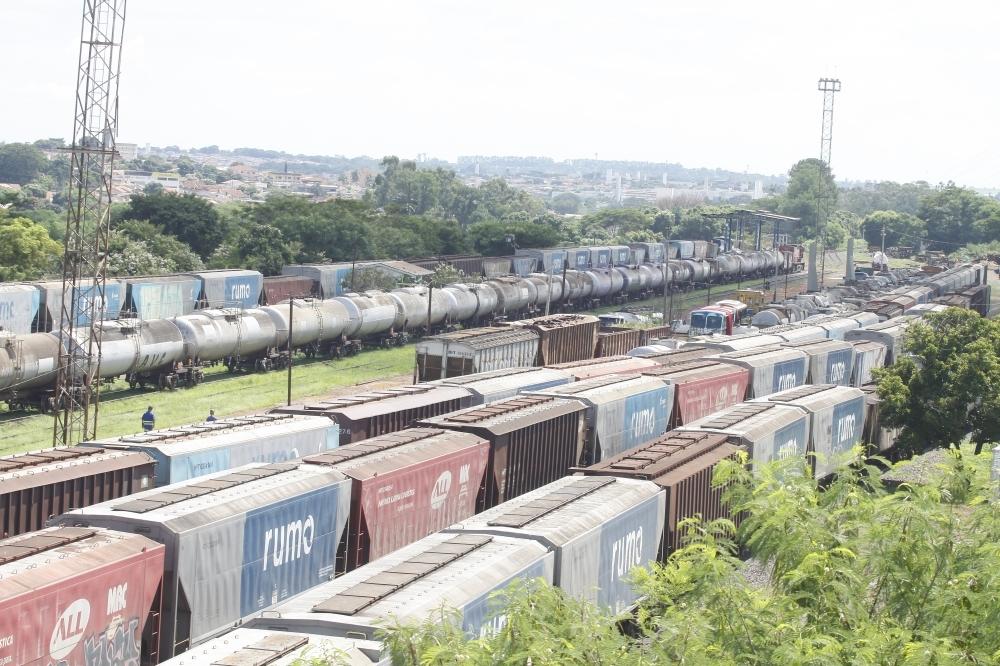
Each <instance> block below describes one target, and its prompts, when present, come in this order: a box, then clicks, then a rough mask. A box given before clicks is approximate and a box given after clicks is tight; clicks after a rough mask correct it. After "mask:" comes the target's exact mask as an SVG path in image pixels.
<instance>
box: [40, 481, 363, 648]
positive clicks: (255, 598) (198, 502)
mask: <svg viewBox="0 0 1000 666" xmlns="http://www.w3.org/2000/svg"><path fill="white" fill-rule="evenodd" d="M350 500H351V481H350V480H349V479H347V478H345V477H344V475H342V474H340V473H339V472H336V471H334V470H332V469H330V468H328V467H323V466H321V465H299V464H291V463H284V464H274V465H247V466H245V467H241V468H238V469H234V470H231V471H229V472H223V473H221V474H213V475H209V476H203V477H199V478H197V479H192V480H191V481H186V482H184V483H178V484H174V485H171V486H166V487H165V488H161V489H156V490H151V491H147V492H143V493H138V494H136V495H133V496H131V497H128V498H124V499H120V500H115V501H113V502H105V503H103V504H98V505H95V506H91V507H88V508H86V509H80V510H77V511H72V512H70V513H67V514H64V515H63V516H60V517H58V518H56V519H55V522H56V523H57V524H61V525H70V526H97V527H107V528H109V529H114V530H118V531H120V532H127V533H129V532H137V533H139V534H143V535H145V536H148V537H149V538H151V539H153V540H154V541H157V542H159V543H162V544H164V545H166V547H167V560H166V562H167V563H166V574H165V577H164V585H163V587H164V594H163V621H162V633H161V635H160V655H161V657H172V656H174V655H175V654H179V653H180V652H183V651H185V650H187V649H189V648H190V647H192V646H194V645H197V644H199V643H201V642H203V641H206V640H209V639H210V638H213V637H214V636H217V635H219V634H221V633H223V632H224V631H227V630H228V629H231V628H232V627H234V626H236V625H237V624H239V623H240V622H241V621H242V620H244V619H245V618H248V617H251V616H253V615H256V614H257V613H259V612H260V611H261V610H264V609H266V608H270V607H272V606H274V605H276V604H278V603H280V602H281V601H282V600H284V599H287V598H289V597H292V596H294V595H296V594H299V593H301V592H304V591H305V590H307V589H309V588H311V587H314V586H316V585H319V584H320V583H323V582H325V581H327V580H329V579H330V578H331V577H332V576H333V575H334V573H335V572H336V570H337V561H336V555H337V549H338V546H339V545H340V544H341V538H342V536H343V534H344V530H345V526H346V523H347V516H348V512H349V508H350Z"/></svg>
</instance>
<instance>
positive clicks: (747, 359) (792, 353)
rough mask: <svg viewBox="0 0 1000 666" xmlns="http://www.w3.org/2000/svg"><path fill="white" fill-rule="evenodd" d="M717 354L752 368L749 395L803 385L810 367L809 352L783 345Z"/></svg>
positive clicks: (727, 360)
mask: <svg viewBox="0 0 1000 666" xmlns="http://www.w3.org/2000/svg"><path fill="white" fill-rule="evenodd" d="M715 358H717V359H718V360H719V361H720V362H722V363H729V364H731V365H738V366H740V367H743V368H746V369H747V370H749V371H750V385H749V388H748V390H747V397H748V398H763V397H764V396H765V395H768V394H770V393H777V392H778V391H787V390H788V389H792V388H795V387H796V386H802V385H803V384H805V383H806V375H807V373H808V371H809V356H808V355H807V354H806V353H805V352H804V351H799V350H797V349H789V348H783V347H761V348H759V349H748V350H746V351H737V352H725V353H723V354H719V355H718V356H717V357H715Z"/></svg>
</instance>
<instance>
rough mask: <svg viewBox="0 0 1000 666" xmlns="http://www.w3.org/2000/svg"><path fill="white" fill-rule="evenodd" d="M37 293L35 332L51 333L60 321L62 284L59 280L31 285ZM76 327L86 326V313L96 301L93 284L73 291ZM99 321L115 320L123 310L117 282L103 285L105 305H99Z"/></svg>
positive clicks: (88, 321) (119, 286)
mask: <svg viewBox="0 0 1000 666" xmlns="http://www.w3.org/2000/svg"><path fill="white" fill-rule="evenodd" d="M34 286H35V288H37V289H38V292H39V306H38V307H39V313H38V317H37V319H36V321H37V324H36V329H37V330H39V331H43V332H45V331H51V330H54V329H57V328H59V322H60V321H61V320H62V307H63V285H62V281H51V282H37V283H35V284H34ZM76 293H77V296H76V304H77V307H76V313H75V324H76V325H77V326H87V325H89V324H90V317H89V315H88V313H87V311H88V309H89V308H90V305H91V302H92V300H94V299H96V298H98V295H97V288H96V287H95V286H94V285H93V283H92V282H90V283H89V284H84V285H81V286H78V287H77V289H76ZM98 309H99V310H100V312H101V316H100V318H101V319H118V316H119V312H120V311H121V309H122V285H121V284H120V283H119V282H118V281H116V280H108V281H107V282H106V283H105V285H104V303H99V304H98Z"/></svg>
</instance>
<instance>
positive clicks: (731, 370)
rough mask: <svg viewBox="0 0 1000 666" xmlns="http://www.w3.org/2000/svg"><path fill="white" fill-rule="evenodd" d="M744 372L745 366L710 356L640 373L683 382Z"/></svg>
mask: <svg viewBox="0 0 1000 666" xmlns="http://www.w3.org/2000/svg"><path fill="white" fill-rule="evenodd" d="M742 372H746V369H745V368H741V367H739V366H734V365H730V364H727V363H720V362H719V361H717V360H715V359H712V358H705V359H700V360H697V361H688V362H687V363H678V364H676V365H661V366H658V367H655V368H649V369H648V370H643V371H642V374H644V375H650V376H652V377H656V378H658V379H660V380H662V381H665V382H667V383H669V384H683V383H685V382H693V381H698V380H701V379H705V378H708V377H722V376H725V375H732V374H739V373H742Z"/></svg>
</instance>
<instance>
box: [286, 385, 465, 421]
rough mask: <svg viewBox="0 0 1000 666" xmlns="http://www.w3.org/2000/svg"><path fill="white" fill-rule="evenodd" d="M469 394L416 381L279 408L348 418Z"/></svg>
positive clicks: (452, 398)
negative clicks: (412, 383) (411, 383)
mask: <svg viewBox="0 0 1000 666" xmlns="http://www.w3.org/2000/svg"><path fill="white" fill-rule="evenodd" d="M468 396H469V392H468V391H467V390H466V389H464V388H461V387H458V386H446V385H442V386H433V385H430V384H415V385H409V386H397V387H393V388H388V389H383V390H379V391H369V392H367V393H357V394H355V395H348V396H342V397H339V398H328V399H326V400H321V401H318V402H309V403H305V404H303V405H299V406H293V407H292V408H291V409H289V408H285V407H279V408H277V409H275V411H276V412H278V413H282V412H286V410H287V411H299V410H305V411H308V412H309V413H311V414H341V415H343V416H344V417H345V418H348V419H351V420H356V419H361V418H365V417H368V416H371V415H374V414H384V413H386V412H395V411H398V410H400V409H406V408H408V407H420V406H424V405H431V404H435V403H438V402H445V401H448V400H460V399H462V398H466V397H468Z"/></svg>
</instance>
